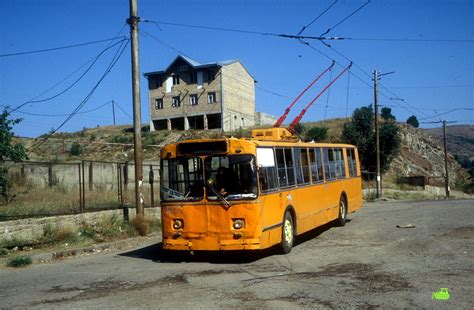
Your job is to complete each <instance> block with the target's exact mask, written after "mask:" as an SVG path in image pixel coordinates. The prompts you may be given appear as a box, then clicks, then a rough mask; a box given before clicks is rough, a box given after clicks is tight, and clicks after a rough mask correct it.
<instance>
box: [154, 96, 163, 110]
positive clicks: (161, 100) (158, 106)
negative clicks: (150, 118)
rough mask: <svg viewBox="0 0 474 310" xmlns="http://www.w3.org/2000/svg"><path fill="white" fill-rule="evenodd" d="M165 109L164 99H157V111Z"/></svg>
mask: <svg viewBox="0 0 474 310" xmlns="http://www.w3.org/2000/svg"><path fill="white" fill-rule="evenodd" d="M162 109H163V98H155V110H162Z"/></svg>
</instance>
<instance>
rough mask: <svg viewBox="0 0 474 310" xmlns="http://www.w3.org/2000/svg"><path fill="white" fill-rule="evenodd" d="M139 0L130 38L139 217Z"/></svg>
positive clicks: (133, 9) (133, 1)
mask: <svg viewBox="0 0 474 310" xmlns="http://www.w3.org/2000/svg"><path fill="white" fill-rule="evenodd" d="M137 12H138V9H137V0H130V18H128V20H127V23H128V24H129V25H130V38H131V41H132V45H131V50H132V92H133V146H134V159H135V205H136V210H137V216H144V215H145V212H144V210H143V193H142V186H143V171H142V137H141V112H140V109H141V105H140V64H139V60H138V22H139V21H140V18H139V17H138V16H137Z"/></svg>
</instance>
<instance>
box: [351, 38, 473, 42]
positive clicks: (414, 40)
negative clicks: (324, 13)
mask: <svg viewBox="0 0 474 310" xmlns="http://www.w3.org/2000/svg"><path fill="white" fill-rule="evenodd" d="M345 39H346V40H351V41H386V42H443V43H449V42H452V43H454V42H465V43H472V42H474V40H471V39H413V38H345Z"/></svg>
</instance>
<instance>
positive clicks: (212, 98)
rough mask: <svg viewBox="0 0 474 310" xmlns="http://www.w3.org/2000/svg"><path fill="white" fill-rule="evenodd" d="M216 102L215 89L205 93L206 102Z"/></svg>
mask: <svg viewBox="0 0 474 310" xmlns="http://www.w3.org/2000/svg"><path fill="white" fill-rule="evenodd" d="M216 102H217V94H216V92H215V91H213V92H208V93H207V103H209V104H212V103H216Z"/></svg>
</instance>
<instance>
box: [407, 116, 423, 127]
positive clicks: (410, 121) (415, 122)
mask: <svg viewBox="0 0 474 310" xmlns="http://www.w3.org/2000/svg"><path fill="white" fill-rule="evenodd" d="M407 124H408V125H412V126H413V127H415V128H418V127H419V126H420V122H418V119H417V118H416V116H415V115H412V116H410V117H409V118H408V119H407Z"/></svg>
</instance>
